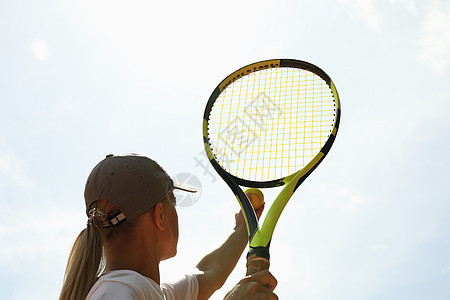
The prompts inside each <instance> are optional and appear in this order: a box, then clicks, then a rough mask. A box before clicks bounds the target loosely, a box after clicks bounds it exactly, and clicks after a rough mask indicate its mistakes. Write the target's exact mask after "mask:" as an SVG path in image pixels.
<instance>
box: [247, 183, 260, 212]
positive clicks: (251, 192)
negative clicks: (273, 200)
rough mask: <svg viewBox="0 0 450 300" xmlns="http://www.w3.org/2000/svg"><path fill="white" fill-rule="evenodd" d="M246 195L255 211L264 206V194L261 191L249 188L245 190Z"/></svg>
mask: <svg viewBox="0 0 450 300" xmlns="http://www.w3.org/2000/svg"><path fill="white" fill-rule="evenodd" d="M245 194H246V195H247V197H248V199H249V200H250V202H251V203H252V205H253V208H254V209H258V208H260V207H261V206H262V205H263V204H264V194H263V193H262V192H261V190H260V189H256V188H249V189H246V190H245Z"/></svg>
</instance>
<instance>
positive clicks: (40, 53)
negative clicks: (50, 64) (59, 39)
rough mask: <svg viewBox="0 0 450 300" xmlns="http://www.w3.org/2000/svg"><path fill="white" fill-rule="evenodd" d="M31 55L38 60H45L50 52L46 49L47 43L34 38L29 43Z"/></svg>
mask: <svg viewBox="0 0 450 300" xmlns="http://www.w3.org/2000/svg"><path fill="white" fill-rule="evenodd" d="M31 50H32V51H33V56H34V58H36V59H37V60H39V61H46V60H47V59H48V58H49V57H50V56H51V55H52V53H51V52H50V50H49V49H48V46H47V43H46V42H45V41H43V40H34V41H33V44H32V45H31Z"/></svg>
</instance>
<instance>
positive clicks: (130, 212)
mask: <svg viewBox="0 0 450 300" xmlns="http://www.w3.org/2000/svg"><path fill="white" fill-rule="evenodd" d="M173 189H180V190H183V191H186V192H191V193H195V192H196V189H195V188H194V187H190V186H178V185H174V183H173V180H172V179H171V178H170V177H169V175H168V174H167V173H166V171H164V169H163V168H162V167H161V166H160V165H159V164H158V163H157V162H155V161H154V160H152V159H150V158H148V157H145V156H140V155H137V154H130V155H112V154H109V155H107V156H106V158H105V159H103V160H102V161H100V162H99V163H98V164H97V165H96V166H95V167H94V169H93V170H92V172H91V174H90V175H89V177H88V179H87V182H86V187H85V190H84V199H85V201H86V213H87V214H88V216H89V210H90V209H91V205H92V203H94V202H95V201H97V200H100V199H106V200H109V201H111V202H112V203H114V204H115V205H116V206H117V207H118V208H119V210H120V211H121V212H122V213H123V214H124V215H125V218H126V219H128V220H131V219H134V218H136V217H138V216H140V215H142V214H143V213H145V212H146V211H148V210H149V209H151V208H152V207H153V206H155V205H156V204H157V203H158V202H160V201H161V200H163V199H164V197H165V196H166V195H167V194H168V193H169V192H170V191H172V190H173Z"/></svg>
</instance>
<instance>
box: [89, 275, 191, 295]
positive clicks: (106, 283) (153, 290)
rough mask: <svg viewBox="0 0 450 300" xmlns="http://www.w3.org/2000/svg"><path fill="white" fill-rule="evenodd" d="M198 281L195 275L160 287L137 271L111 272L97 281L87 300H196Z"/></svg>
mask: <svg viewBox="0 0 450 300" xmlns="http://www.w3.org/2000/svg"><path fill="white" fill-rule="evenodd" d="M197 296H198V281H197V277H195V275H193V274H188V275H185V277H184V278H182V279H180V280H178V281H176V282H174V283H163V284H161V286H159V285H158V284H157V283H156V282H154V281H153V280H152V279H150V278H148V277H145V276H143V275H141V274H139V273H137V272H135V271H130V270H116V271H110V272H108V273H106V274H104V275H102V276H100V278H99V279H98V280H97V282H96V283H95V284H94V286H93V287H92V288H91V290H90V291H89V294H88V295H87V297H86V300H103V299H105V300H106V299H108V300H128V299H129V300H134V299H136V300H138V299H139V300H150V299H151V300H190V299H192V300H196V299H197Z"/></svg>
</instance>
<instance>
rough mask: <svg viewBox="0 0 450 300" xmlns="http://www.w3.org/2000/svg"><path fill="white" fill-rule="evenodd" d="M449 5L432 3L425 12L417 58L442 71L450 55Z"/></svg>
mask: <svg viewBox="0 0 450 300" xmlns="http://www.w3.org/2000/svg"><path fill="white" fill-rule="evenodd" d="M448 28H450V5H448V4H447V5H443V4H441V3H434V5H432V6H431V7H430V8H429V9H428V10H427V12H426V15H425V19H424V21H423V23H422V26H421V30H420V35H419V40H418V43H419V46H420V48H421V50H420V54H419V59H421V60H423V61H425V62H427V63H429V64H430V65H431V68H432V69H433V70H434V71H435V72H437V73H442V72H443V71H444V69H445V68H446V67H447V65H448V63H449V56H450V31H449V30H448Z"/></svg>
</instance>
